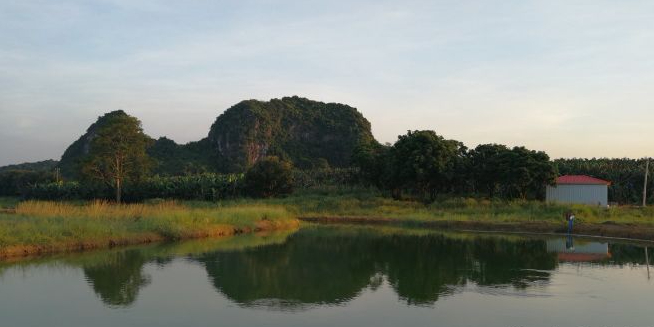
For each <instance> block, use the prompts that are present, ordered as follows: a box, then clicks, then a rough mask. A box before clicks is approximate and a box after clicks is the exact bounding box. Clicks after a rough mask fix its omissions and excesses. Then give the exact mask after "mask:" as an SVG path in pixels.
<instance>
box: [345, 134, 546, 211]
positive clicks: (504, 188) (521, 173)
mask: <svg viewBox="0 0 654 327" xmlns="http://www.w3.org/2000/svg"><path fill="white" fill-rule="evenodd" d="M353 162H354V163H355V165H357V166H358V168H359V169H360V171H361V174H362V175H363V180H365V181H367V182H368V183H370V184H373V185H375V186H377V187H379V188H380V189H384V190H388V191H389V192H390V193H391V195H392V196H393V197H394V198H403V197H407V196H408V197H414V198H418V199H421V200H425V201H427V202H431V201H433V200H434V199H435V198H436V197H437V196H438V195H442V194H462V195H471V196H482V197H489V198H507V199H512V198H520V199H542V198H543V197H544V192H545V185H548V184H553V183H554V181H555V179H556V176H557V173H556V168H555V166H554V163H553V162H552V161H550V158H549V156H548V155H547V154H546V153H545V152H542V151H534V150H529V149H526V148H524V147H514V148H508V147H506V146H504V145H499V144H485V145H480V146H478V147H476V148H475V149H472V150H470V149H468V148H467V147H465V146H464V145H463V143H461V142H458V141H455V140H447V139H445V138H443V137H442V136H440V135H437V134H436V133H435V132H433V131H409V132H408V133H407V134H406V135H401V136H399V138H398V140H397V142H395V144H393V145H379V144H378V145H372V146H362V147H359V148H358V149H357V150H356V151H355V154H354V159H353Z"/></svg>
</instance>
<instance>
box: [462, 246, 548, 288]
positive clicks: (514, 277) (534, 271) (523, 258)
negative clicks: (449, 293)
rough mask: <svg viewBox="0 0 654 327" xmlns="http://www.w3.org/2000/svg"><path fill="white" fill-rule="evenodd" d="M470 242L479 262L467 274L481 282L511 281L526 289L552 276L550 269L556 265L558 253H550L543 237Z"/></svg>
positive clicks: (481, 283)
mask: <svg viewBox="0 0 654 327" xmlns="http://www.w3.org/2000/svg"><path fill="white" fill-rule="evenodd" d="M468 246H470V247H472V251H471V252H472V256H473V257H474V260H476V261H477V262H478V265H477V267H476V268H475V269H474V270H473V271H472V272H471V273H470V274H469V275H468V278H469V279H470V280H472V281H474V282H476V283H477V284H479V285H484V286H493V285H503V284H510V285H513V287H515V288H521V289H524V288H526V287H527V286H529V285H531V284H533V282H535V281H547V280H549V277H550V273H549V272H548V271H549V270H554V269H555V268H556V266H557V261H556V253H548V252H547V247H546V244H545V242H544V241H542V240H533V239H531V240H530V239H524V240H514V241H509V240H506V239H501V238H475V240H474V241H473V242H470V243H469V244H468Z"/></svg>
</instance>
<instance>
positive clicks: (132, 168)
mask: <svg viewBox="0 0 654 327" xmlns="http://www.w3.org/2000/svg"><path fill="white" fill-rule="evenodd" d="M150 142H151V139H150V138H149V137H148V136H146V135H145V134H144V133H143V129H142V128H141V122H140V121H139V120H138V119H136V118H134V117H131V116H127V115H118V116H115V117H112V118H110V120H109V121H108V122H107V123H106V124H105V125H104V126H102V127H101V128H99V129H98V130H97V133H96V134H95V135H94V137H93V139H92V141H91V144H90V149H89V153H88V155H87V156H86V157H85V158H84V161H83V164H82V173H83V175H84V176H85V177H86V178H88V179H91V180H98V181H101V182H103V183H106V184H107V185H110V186H112V187H113V188H114V190H115V193H116V202H120V201H121V192H122V188H123V185H124V183H125V182H129V181H132V180H139V179H141V178H142V177H145V176H146V175H147V173H148V172H149V170H150V167H151V165H152V161H151V159H150V157H149V156H148V155H147V153H146V148H147V146H148V145H149V144H150Z"/></svg>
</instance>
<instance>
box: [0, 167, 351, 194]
mask: <svg viewBox="0 0 654 327" xmlns="http://www.w3.org/2000/svg"><path fill="white" fill-rule="evenodd" d="M291 181H292V187H293V188H294V189H308V188H314V187H334V186H336V187H351V186H357V185H360V184H361V183H360V182H359V180H358V171H357V170H356V169H353V168H326V169H314V170H298V169H294V170H293V171H292V179H291ZM113 192H114V190H113V188H111V187H110V186H108V185H106V184H103V183H97V182H90V181H56V176H55V174H54V172H43V171H18V170H13V171H4V172H0V196H17V197H22V198H25V199H39V200H91V199H98V198H105V199H111V198H113V196H114V193H113ZM248 195H249V192H247V187H246V182H245V174H216V173H202V174H189V175H187V176H151V177H147V178H144V179H142V180H139V181H134V182H130V183H128V184H127V185H125V189H124V194H123V200H124V201H127V202H136V201H142V200H146V199H154V198H161V199H179V200H202V201H216V200H221V199H233V198H238V197H244V196H248Z"/></svg>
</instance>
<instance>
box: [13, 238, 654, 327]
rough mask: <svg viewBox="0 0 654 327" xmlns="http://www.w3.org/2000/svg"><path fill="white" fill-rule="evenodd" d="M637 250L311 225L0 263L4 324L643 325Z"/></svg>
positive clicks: (647, 303)
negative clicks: (265, 232) (267, 231)
mask: <svg viewBox="0 0 654 327" xmlns="http://www.w3.org/2000/svg"><path fill="white" fill-rule="evenodd" d="M653 300H654V285H653V283H652V282H651V280H650V278H649V269H648V265H646V254H645V247H643V246H641V245H634V244H624V243H614V242H612V241H607V240H599V239H573V238H564V237H526V236H517V235H490V234H473V233H454V232H446V233H442V232H437V231H424V230H414V229H400V228H390V227H375V228H372V227H361V226H308V227H305V228H302V229H301V230H299V231H295V232H279V233H271V234H262V235H243V236H236V237H232V238H224V239H214V240H204V241H191V242H183V243H177V244H156V245H149V246H142V247H130V248H121V249H113V250H107V251H96V252H88V253H80V254H67V255H59V256H51V257H48V258H36V259H31V260H21V261H17V262H14V263H10V262H4V263H1V264H0V317H1V323H0V325H2V326H210V325H211V326H216V325H220V326H403V327H406V326H651V325H652V324H654V322H653V320H652V319H653V318H654V316H653V315H652V313H651V312H652V303H653Z"/></svg>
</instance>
